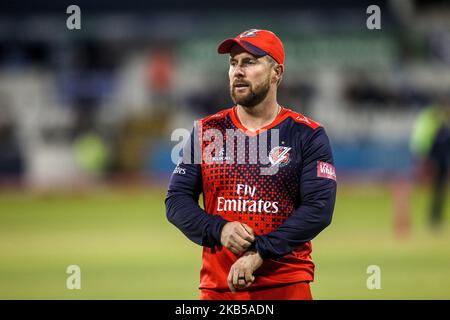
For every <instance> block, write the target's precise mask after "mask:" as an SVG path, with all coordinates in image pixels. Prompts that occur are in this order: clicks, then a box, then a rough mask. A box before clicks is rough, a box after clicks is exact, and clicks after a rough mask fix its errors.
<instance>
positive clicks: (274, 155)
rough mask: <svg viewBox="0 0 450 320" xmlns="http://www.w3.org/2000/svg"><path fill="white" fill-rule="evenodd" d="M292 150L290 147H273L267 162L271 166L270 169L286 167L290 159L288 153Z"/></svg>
mask: <svg viewBox="0 0 450 320" xmlns="http://www.w3.org/2000/svg"><path fill="white" fill-rule="evenodd" d="M291 149H292V148H290V147H280V146H278V147H275V148H273V149H272V150H271V151H270V153H269V161H270V163H271V164H272V167H274V166H278V167H284V166H285V165H287V164H288V163H289V162H290V161H291V158H290V156H289V151H290V150H291Z"/></svg>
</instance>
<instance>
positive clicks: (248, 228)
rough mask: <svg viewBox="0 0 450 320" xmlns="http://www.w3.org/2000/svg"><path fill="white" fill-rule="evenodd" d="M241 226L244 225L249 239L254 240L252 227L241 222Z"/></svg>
mask: <svg viewBox="0 0 450 320" xmlns="http://www.w3.org/2000/svg"><path fill="white" fill-rule="evenodd" d="M241 226H243V227H244V229H245V231H246V232H247V233H248V234H249V236H250V241H252V242H253V241H255V232H254V231H253V229H252V228H250V227H249V226H248V225H246V224H245V223H241Z"/></svg>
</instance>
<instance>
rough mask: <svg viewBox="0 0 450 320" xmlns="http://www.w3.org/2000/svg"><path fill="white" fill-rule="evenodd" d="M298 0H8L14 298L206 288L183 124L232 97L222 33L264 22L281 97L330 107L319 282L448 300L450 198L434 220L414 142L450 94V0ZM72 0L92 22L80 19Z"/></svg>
mask: <svg viewBox="0 0 450 320" xmlns="http://www.w3.org/2000/svg"><path fill="white" fill-rule="evenodd" d="M296 3H297V5H292V4H291V1H287V0H278V1H266V0H261V1H258V2H257V3H254V2H249V3H242V2H217V3H215V4H211V3H209V2H207V1H199V0H197V1H181V0H165V1H162V0H156V1H114V0H109V1H95V2H93V1H86V0H80V1H74V2H73V3H72V2H69V1H57V2H54V1H50V0H48V1H44V0H40V1H39V0H38V1H23V0H21V1H2V2H1V3H0V298H2V299H107V298H111V299H197V297H198V290H197V286H198V280H199V269H200V264H201V248H199V247H198V246H196V245H194V244H192V243H190V242H189V241H188V240H187V239H186V238H185V237H184V236H183V235H182V234H181V233H180V232H179V231H178V230H177V229H176V228H175V227H174V226H172V225H170V224H169V223H168V222H167V220H166V218H165V210H164V202H163V201H164V197H165V188H166V186H167V182H168V177H169V175H170V173H171V171H172V170H173V167H174V165H173V163H172V162H171V157H170V154H171V149H172V147H173V146H174V145H175V142H172V141H171V138H170V137H171V132H172V131H173V130H174V129H176V128H186V129H190V128H191V126H192V122H193V120H194V119H197V118H201V117H203V116H205V115H207V114H211V113H214V112H215V111H217V110H219V109H222V108H226V107H228V106H230V105H231V104H232V101H231V99H230V98H229V96H228V82H227V81H228V80H227V59H226V58H225V57H224V56H219V55H217V54H216V46H217V44H218V43H219V41H221V40H222V39H224V38H226V37H229V36H234V35H236V34H238V33H240V32H242V31H244V30H247V29H251V28H263V29H271V30H273V31H274V32H276V33H277V34H278V35H279V36H280V38H281V39H283V41H284V43H285V49H286V54H287V57H286V75H285V78H284V80H283V83H282V85H281V87H280V97H279V101H280V103H282V104H283V105H285V106H288V107H291V108H292V109H294V110H296V111H299V112H301V113H303V114H305V115H307V116H309V117H311V118H313V119H315V120H317V121H319V122H321V123H322V124H323V125H324V126H325V127H326V129H327V132H328V134H329V136H330V138H331V141H332V145H333V151H334V155H335V162H336V168H337V174H338V178H339V188H338V189H339V190H338V198H337V203H336V209H335V214H334V220H333V223H332V224H331V225H330V227H328V229H326V230H325V231H324V232H323V233H322V234H321V235H319V237H318V238H317V239H316V240H314V241H313V247H314V249H313V259H314V260H315V262H316V264H317V266H316V281H315V282H314V284H313V286H312V290H313V294H314V296H315V298H316V299H449V298H450V268H449V266H450V227H449V213H450V212H449V211H450V208H449V204H448V201H447V202H446V206H445V210H444V220H443V224H442V226H441V228H440V229H431V228H430V227H429V223H428V220H429V213H428V212H429V207H430V197H431V193H430V187H429V183H427V181H428V180H427V179H425V180H418V179H417V174H416V172H417V169H416V165H415V164H416V160H415V158H414V156H413V154H412V152H411V148H410V141H411V134H412V130H413V126H414V122H415V120H416V118H417V117H418V115H419V113H420V112H421V111H422V110H424V109H425V108H426V107H428V106H430V105H432V104H435V103H440V101H442V99H441V97H445V96H446V95H448V94H449V93H450V90H449V88H450V5H447V4H446V3H445V2H444V1H419V0H416V1H373V2H368V1H340V2H339V3H338V2H335V1H297V2H296ZM70 4H77V5H78V6H79V7H80V8H81V30H68V29H67V28H66V19H67V18H68V17H69V15H68V14H66V8H67V7H68V6H69V5H70ZM371 4H377V5H378V6H379V7H380V8H381V19H382V20H381V26H382V29H381V30H368V29H367V27H366V19H367V18H368V16H369V15H368V14H367V13H366V8H367V7H368V6H369V5H371ZM449 194H450V193H448V191H447V193H446V194H445V198H447V200H448V198H449ZM69 265H79V266H80V268H81V286H82V289H81V290H68V289H67V288H66V279H67V277H68V274H66V268H67V266H69ZM370 265H377V266H379V267H380V269H381V289H379V290H369V289H368V288H367V286H366V281H367V279H368V277H369V276H370V274H367V272H366V271H367V268H368V266H370Z"/></svg>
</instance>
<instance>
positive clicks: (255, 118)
mask: <svg viewBox="0 0 450 320" xmlns="http://www.w3.org/2000/svg"><path fill="white" fill-rule="evenodd" d="M280 110H281V107H280V106H279V105H278V103H277V99H276V96H275V95H272V96H271V98H270V97H269V95H268V97H267V98H266V99H264V100H263V101H262V102H261V103H260V104H258V105H256V106H254V107H244V106H241V105H237V110H236V111H237V116H238V118H239V120H240V121H241V123H242V125H243V126H244V127H245V128H247V129H248V130H250V131H257V130H259V129H261V128H263V127H265V126H267V125H269V124H270V123H272V122H273V121H274V120H275V118H276V117H277V116H278V113H279V112H280Z"/></svg>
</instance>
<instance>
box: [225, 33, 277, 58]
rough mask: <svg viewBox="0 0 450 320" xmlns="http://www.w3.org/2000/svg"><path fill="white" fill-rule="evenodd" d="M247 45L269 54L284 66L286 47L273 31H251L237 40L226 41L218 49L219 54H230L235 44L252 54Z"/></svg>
mask: <svg viewBox="0 0 450 320" xmlns="http://www.w3.org/2000/svg"><path fill="white" fill-rule="evenodd" d="M247 43H249V44H250V45H252V46H255V47H256V48H258V49H260V50H262V51H264V52H265V53H267V54H269V55H270V56H271V57H272V58H274V59H275V61H277V62H278V63H279V64H284V47H283V43H282V42H281V40H280V39H279V38H278V37H277V36H276V35H275V34H274V33H273V32H271V31H268V30H258V29H251V30H248V31H245V32H243V33H241V34H240V35H238V36H236V37H235V38H229V39H225V40H224V41H222V43H220V45H219V47H218V48H217V52H218V53H221V54H223V53H229V52H230V51H231V48H232V47H233V45H234V44H238V45H240V46H241V47H242V48H244V49H245V50H246V51H249V52H250V53H253V52H252V49H251V47H248V45H247Z"/></svg>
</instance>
